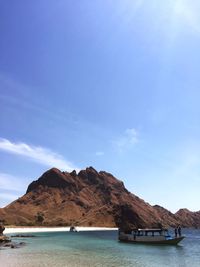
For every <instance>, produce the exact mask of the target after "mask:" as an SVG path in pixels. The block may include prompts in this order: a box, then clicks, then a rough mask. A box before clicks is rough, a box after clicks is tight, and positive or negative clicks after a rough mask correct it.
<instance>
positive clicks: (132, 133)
mask: <svg viewBox="0 0 200 267" xmlns="http://www.w3.org/2000/svg"><path fill="white" fill-rule="evenodd" d="M138 142H139V135H138V132H137V130H136V129H135V128H128V129H126V130H125V131H124V133H123V134H122V135H121V136H120V137H119V138H117V139H116V140H115V141H114V142H113V143H114V146H115V147H117V149H118V150H119V151H120V152H122V151H123V150H125V149H128V148H130V147H133V146H134V145H136V144H137V143H138Z"/></svg>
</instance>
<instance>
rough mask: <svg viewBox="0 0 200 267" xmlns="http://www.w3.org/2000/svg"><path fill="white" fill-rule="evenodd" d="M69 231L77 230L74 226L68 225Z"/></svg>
mask: <svg viewBox="0 0 200 267" xmlns="http://www.w3.org/2000/svg"><path fill="white" fill-rule="evenodd" d="M69 231H70V232H78V231H77V229H76V227H75V226H70V228H69Z"/></svg>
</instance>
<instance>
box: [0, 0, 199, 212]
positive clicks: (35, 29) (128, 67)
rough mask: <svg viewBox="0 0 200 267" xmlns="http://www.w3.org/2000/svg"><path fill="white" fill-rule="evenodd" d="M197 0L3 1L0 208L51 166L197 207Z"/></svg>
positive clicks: (172, 206) (173, 204) (171, 205)
mask: <svg viewBox="0 0 200 267" xmlns="http://www.w3.org/2000/svg"><path fill="white" fill-rule="evenodd" d="M199 13H200V2H199V1H198V0H193V1H190V0H166V1H160V0H151V1H149V0H135V1H132V0H121V1H119V0H106V1H102V0H92V1H89V0H77V1H74V0H40V1H27V0H19V1H10V0H0V207H3V206H5V205H6V204H8V203H10V202H11V201H12V200H14V199H16V198H17V197H19V196H21V195H23V194H24V193H25V191H26V188H27V186H28V184H29V183H30V182H31V181H32V180H35V179H37V178H38V177H39V176H40V175H41V174H42V173H43V172H44V171H46V170H47V169H49V168H51V167H53V166H55V167H58V168H59V169H61V170H72V169H74V168H75V169H83V168H86V167H87V166H93V167H94V168H96V169H97V170H98V171H100V170H105V171H108V172H111V173H112V174H113V175H115V176H116V177H117V178H119V179H121V180H123V181H124V183H125V186H126V187H127V189H128V190H129V191H131V192H132V193H134V194H136V195H138V196H139V197H141V198H143V199H144V200H145V201H147V202H149V203H150V204H159V205H162V206H164V207H165V208H168V209H169V210H171V211H173V212H175V211H177V210H178V209H179V208H183V207H184V208H188V209H190V210H192V211H197V210H200V194H199V188H200V123H199V122H200V104H199V101H200V75H199V71H200V17H199Z"/></svg>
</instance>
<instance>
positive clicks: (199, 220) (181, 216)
mask: <svg viewBox="0 0 200 267" xmlns="http://www.w3.org/2000/svg"><path fill="white" fill-rule="evenodd" d="M175 216H176V218H177V220H178V221H179V222H180V224H181V225H182V226H183V227H194V228H200V211H197V212H192V211H189V210H188V209H180V210H179V211H178V212H176V213H175Z"/></svg>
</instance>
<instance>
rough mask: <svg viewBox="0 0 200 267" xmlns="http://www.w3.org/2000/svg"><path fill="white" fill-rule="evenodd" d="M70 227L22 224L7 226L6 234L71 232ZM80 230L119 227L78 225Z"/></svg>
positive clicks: (109, 229)
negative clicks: (25, 225) (22, 225)
mask: <svg viewBox="0 0 200 267" xmlns="http://www.w3.org/2000/svg"><path fill="white" fill-rule="evenodd" d="M69 229H70V227H69V226H68V227H42V226H41V227H21V226H14V227H13V226H11V227H9V226H8V227H5V230H4V234H13V233H45V232H69ZM76 229H77V231H78V232H82V231H116V230H118V228H112V227H84V226H77V227H76Z"/></svg>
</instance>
